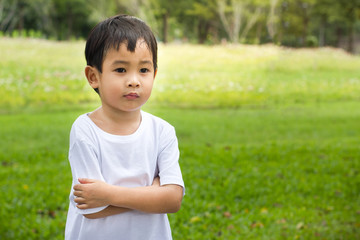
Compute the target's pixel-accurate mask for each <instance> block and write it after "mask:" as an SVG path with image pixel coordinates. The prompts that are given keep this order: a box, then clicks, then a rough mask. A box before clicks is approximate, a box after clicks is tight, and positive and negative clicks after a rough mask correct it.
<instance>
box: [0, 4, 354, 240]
mask: <svg viewBox="0 0 360 240" xmlns="http://www.w3.org/2000/svg"><path fill="white" fill-rule="evenodd" d="M117 13H127V14H131V15H136V16H138V17H140V18H142V19H144V20H145V21H146V22H147V23H148V24H149V25H150V26H151V27H152V28H153V30H154V32H155V34H156V37H157V39H158V41H159V72H158V75H157V78H156V82H155V86H154V90H153V95H152V97H151V99H150V100H149V102H148V103H147V104H146V105H145V108H144V110H146V111H149V112H151V113H153V114H155V115H158V116H160V117H162V118H164V119H165V120H167V121H168V122H170V123H171V124H173V125H174V126H175V128H176V130H177V135H178V138H179V147H180V151H181V158H180V165H181V167H182V172H183V177H184V180H185V183H186V195H185V197H184V200H183V205H182V208H181V210H180V211H179V212H178V213H176V214H169V218H170V222H171V225H172V229H173V237H174V239H359V238H360V207H359V206H360V177H359V169H360V148H359V136H360V124H359V120H360V101H359V100H360V97H359V92H360V67H359V66H360V57H359V52H360V49H359V48H360V47H359V34H360V1H359V0H348V1H340V0H254V1H250V0H243V1H240V0H227V1H225V0H209V1H205V0H183V1H165V0H112V1H105V0H96V1H95V0H88V1H85V0H73V1H70V0H32V1H30V0H28V1H26V0H12V1H10V0H1V1H0V56H1V58H0V163H1V165H0V183H1V184H0V187H1V197H0V205H1V208H0V239H63V237H64V227H65V220H66V213H67V207H68V203H69V202H68V194H69V190H70V185H71V171H70V166H69V163H68V160H67V152H68V140H69V131H70V128H71V124H72V123H73V121H74V120H75V119H76V117H77V116H78V115H80V114H82V113H84V112H88V111H91V110H93V109H94V108H96V107H97V106H99V99H98V96H97V95H96V93H95V92H94V91H93V90H92V89H91V88H90V87H89V86H88V85H87V82H86V79H85V77H84V74H83V69H84V67H85V64H86V63H85V59H84V45H85V39H86V37H87V34H88V32H89V31H90V30H91V28H92V27H93V26H94V25H95V24H96V23H97V22H98V21H101V20H103V19H104V18H105V17H109V16H112V15H114V14H117Z"/></svg>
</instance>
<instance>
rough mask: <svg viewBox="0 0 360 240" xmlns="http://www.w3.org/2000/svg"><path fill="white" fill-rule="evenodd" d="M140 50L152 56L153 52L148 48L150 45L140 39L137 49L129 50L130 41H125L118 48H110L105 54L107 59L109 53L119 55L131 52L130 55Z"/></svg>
mask: <svg viewBox="0 0 360 240" xmlns="http://www.w3.org/2000/svg"><path fill="white" fill-rule="evenodd" d="M138 50H141V51H143V50H145V51H148V52H149V54H150V55H151V56H152V52H151V50H150V48H149V46H148V44H147V43H146V41H145V40H144V39H138V40H137V42H136V47H135V49H134V50H133V51H132V50H130V49H129V47H128V41H127V40H125V41H123V42H121V43H119V44H118V45H117V46H110V47H109V48H108V49H107V51H106V52H105V57H106V55H108V54H109V53H113V54H119V53H121V52H122V53H125V52H129V53H135V52H136V51H138Z"/></svg>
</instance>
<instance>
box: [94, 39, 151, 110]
mask: <svg viewBox="0 0 360 240" xmlns="http://www.w3.org/2000/svg"><path fill="white" fill-rule="evenodd" d="M87 68H92V67H89V66H88V67H87ZM102 70H103V71H102V73H99V72H98V71H97V70H96V72H97V74H95V75H96V81H91V80H89V76H88V80H89V83H90V85H91V86H92V87H93V88H99V92H100V98H101V101H102V107H103V108H108V109H111V110H113V111H123V112H130V111H136V110H139V109H140V107H141V106H142V105H144V104H145V103H146V101H147V100H148V99H149V97H150V94H151V90H152V87H153V83H154V78H155V72H154V65H153V61H152V55H151V52H150V50H149V49H148V47H147V45H146V43H145V42H144V41H143V40H141V39H140V40H138V41H137V43H136V48H135V52H130V51H128V50H127V44H124V43H122V44H121V45H120V47H119V50H116V49H109V50H108V52H107V54H106V56H105V58H104V62H103V67H102Z"/></svg>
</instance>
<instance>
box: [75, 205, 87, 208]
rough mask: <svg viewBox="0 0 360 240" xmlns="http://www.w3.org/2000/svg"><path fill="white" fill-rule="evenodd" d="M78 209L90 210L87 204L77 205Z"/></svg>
mask: <svg viewBox="0 0 360 240" xmlns="http://www.w3.org/2000/svg"><path fill="white" fill-rule="evenodd" d="M76 207H77V208H78V209H87V208H88V206H87V205H86V204H78V205H76Z"/></svg>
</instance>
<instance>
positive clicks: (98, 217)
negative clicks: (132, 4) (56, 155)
mask: <svg viewBox="0 0 360 240" xmlns="http://www.w3.org/2000/svg"><path fill="white" fill-rule="evenodd" d="M85 55H86V60H87V66H86V68H85V75H86V77H87V80H88V82H89V84H90V86H91V87H92V88H94V89H95V90H96V91H97V92H98V94H99V96H100V99H101V103H102V104H101V107H100V108H98V109H96V110H95V111H93V112H91V113H87V114H84V115H81V116H80V117H78V119H77V120H76V121H75V122H74V124H73V126H72V129H71V133H70V150H69V161H70V165H71V171H72V175H73V183H72V190H71V192H70V197H69V198H70V205H69V211H68V216H67V222H66V230H65V239H71V240H75V239H76V240H78V239H84V240H92V239H94V240H95V239H96V240H107V239H108V240H114V239H126V240H132V239H134V240H139V239H140V240H141V239H146V240H148V239H154V240H155V239H156V240H161V239H171V238H172V237H171V230H170V225H169V221H168V218H167V215H166V213H173V212H177V211H178V210H179V209H180V205H181V201H182V197H183V194H184V182H183V180H182V176H181V171H180V166H179V163H178V158H179V150H178V143H177V138H176V135H175V130H174V128H173V127H172V126H171V125H170V124H168V123H167V122H165V121H164V120H162V119H160V118H157V117H155V116H153V115H151V114H149V113H146V112H143V111H142V110H140V108H141V106H142V105H143V104H145V103H146V101H147V100H148V98H149V97H150V94H151V90H152V87H153V82H154V79H155V76H156V72H157V43H156V40H155V37H154V35H153V33H152V32H151V30H150V28H149V27H148V26H147V25H146V24H145V23H144V22H143V21H141V20H139V19H137V18H135V17H131V16H126V15H119V16H115V17H112V18H109V19H107V20H105V21H103V22H100V23H99V24H98V25H97V26H95V27H94V29H93V30H92V32H91V33H90V35H89V38H88V40H87V42H86V48H85Z"/></svg>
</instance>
